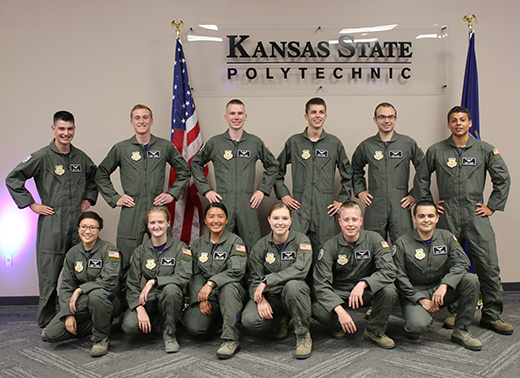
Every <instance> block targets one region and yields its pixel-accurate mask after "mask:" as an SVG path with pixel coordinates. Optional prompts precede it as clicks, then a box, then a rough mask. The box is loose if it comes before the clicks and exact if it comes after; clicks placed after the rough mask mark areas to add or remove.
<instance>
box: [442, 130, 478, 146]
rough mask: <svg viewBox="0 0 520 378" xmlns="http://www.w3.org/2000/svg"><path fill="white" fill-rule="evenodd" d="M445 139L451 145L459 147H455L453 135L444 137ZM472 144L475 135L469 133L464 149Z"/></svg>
mask: <svg viewBox="0 0 520 378" xmlns="http://www.w3.org/2000/svg"><path fill="white" fill-rule="evenodd" d="M446 141H447V142H448V144H449V145H450V146H451V147H453V148H459V147H457V145H456V144H455V142H454V141H453V135H451V136H450V137H449V138H448V139H446ZM474 144H475V137H474V136H473V135H471V134H469V138H468V143H467V144H466V147H464V149H466V150H467V149H468V148H470V147H472V146H473V145H474Z"/></svg>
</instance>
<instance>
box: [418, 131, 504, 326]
mask: <svg viewBox="0 0 520 378" xmlns="http://www.w3.org/2000/svg"><path fill="white" fill-rule="evenodd" d="M434 171H435V172H436V175H437V186H438V189H439V200H441V201H444V204H442V206H443V207H444V209H445V212H444V214H441V217H440V220H439V223H438V227H439V228H444V229H446V230H449V231H451V232H452V233H453V234H454V235H455V236H456V237H457V239H458V240H459V242H460V244H461V245H464V244H465V241H467V242H468V244H469V247H470V250H471V256H472V258H473V263H474V266H475V272H476V273H477V275H478V278H479V281H480V291H481V292H482V300H483V302H484V307H483V308H482V317H483V318H485V319H487V320H498V319H500V314H502V312H503V310H504V303H503V301H504V291H503V289H502V284H501V282H500V268H499V266H498V254H497V247H496V240H495V233H494V231H493V227H492V226H491V222H490V220H489V217H481V216H480V215H475V210H476V204H477V203H484V202H483V192H484V185H485V183H486V173H489V175H490V176H491V181H492V183H493V191H492V192H491V195H490V197H489V200H488V204H487V206H488V207H489V208H490V209H491V210H495V211H496V210H498V211H503V210H504V208H505V205H506V201H507V196H508V194H509V187H510V185H511V179H510V177H509V172H508V170H507V166H506V163H505V162H504V160H503V159H502V156H500V153H499V152H498V150H497V149H496V148H493V146H491V145H490V144H488V143H485V142H483V141H480V140H477V139H475V138H473V137H472V136H470V138H469V140H468V144H467V145H466V147H464V148H459V147H457V146H456V145H455V143H454V142H453V138H452V137H449V138H448V139H446V140H444V141H442V142H439V143H437V144H434V145H433V146H431V147H430V148H429V149H428V151H427V152H426V156H425V158H424V161H423V162H422V163H421V165H420V166H419V170H418V172H417V174H416V176H415V185H414V186H415V188H416V190H419V192H418V193H420V194H419V198H420V199H427V200H432V195H431V192H430V183H431V174H432V173H433V172H434Z"/></svg>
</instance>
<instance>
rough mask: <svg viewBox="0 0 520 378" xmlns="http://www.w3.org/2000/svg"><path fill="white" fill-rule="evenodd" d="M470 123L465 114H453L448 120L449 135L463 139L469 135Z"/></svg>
mask: <svg viewBox="0 0 520 378" xmlns="http://www.w3.org/2000/svg"><path fill="white" fill-rule="evenodd" d="M471 125H472V122H471V120H470V119H469V117H468V115H467V114H466V113H453V114H452V115H450V119H449V120H448V129H450V131H451V134H452V135H453V136H457V137H463V136H465V135H467V134H468V133H469V128H470V127H471Z"/></svg>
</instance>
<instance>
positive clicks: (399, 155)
mask: <svg viewBox="0 0 520 378" xmlns="http://www.w3.org/2000/svg"><path fill="white" fill-rule="evenodd" d="M388 157H389V158H390V159H400V158H402V157H403V151H388Z"/></svg>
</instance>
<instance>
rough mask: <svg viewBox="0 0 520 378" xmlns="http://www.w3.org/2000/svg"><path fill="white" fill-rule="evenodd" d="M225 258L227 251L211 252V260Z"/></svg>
mask: <svg viewBox="0 0 520 378" xmlns="http://www.w3.org/2000/svg"><path fill="white" fill-rule="evenodd" d="M225 259H227V252H219V251H215V252H213V260H225Z"/></svg>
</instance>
